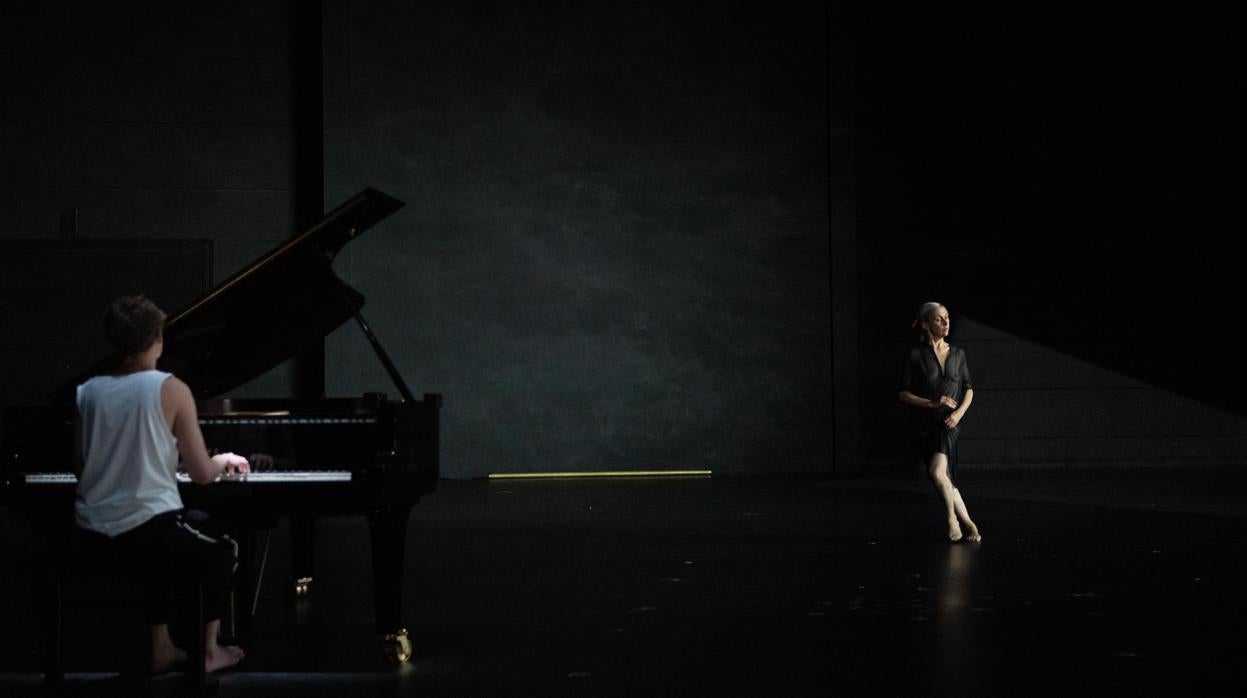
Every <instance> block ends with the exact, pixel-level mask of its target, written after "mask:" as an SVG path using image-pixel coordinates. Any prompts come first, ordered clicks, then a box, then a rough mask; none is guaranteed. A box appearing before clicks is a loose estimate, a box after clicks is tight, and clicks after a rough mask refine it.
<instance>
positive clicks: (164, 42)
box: [0, 0, 289, 60]
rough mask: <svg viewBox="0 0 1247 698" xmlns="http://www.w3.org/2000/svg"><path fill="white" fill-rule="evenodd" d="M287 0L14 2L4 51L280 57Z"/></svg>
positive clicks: (1, 17)
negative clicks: (233, 0)
mask: <svg viewBox="0 0 1247 698" xmlns="http://www.w3.org/2000/svg"><path fill="white" fill-rule="evenodd" d="M287 7H288V5H287V3H286V2H280V1H277V0H262V1H260V2H241V3H216V2H205V3H167V2H158V1H156V0H139V1H136V2H124V3H119V2H91V3H83V2H66V1H65V0H55V1H52V2H38V3H13V4H10V5H6V6H5V8H4V9H3V10H2V11H0V12H2V14H0V41H2V42H3V43H2V45H3V46H4V47H5V50H6V52H10V53H14V54H25V55H39V54H50V55H65V54H69V55H81V56H100V57H133V56H147V57H165V56H203V57H231V58H264V59H269V60H280V59H282V58H284V57H285V56H286V55H287V53H288V43H289V31H288V29H287V25H286V17H287V13H288V10H287Z"/></svg>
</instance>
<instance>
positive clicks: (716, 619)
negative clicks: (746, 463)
mask: <svg viewBox="0 0 1247 698" xmlns="http://www.w3.org/2000/svg"><path fill="white" fill-rule="evenodd" d="M917 478H918V476H917V474H914V475H913V476H908V477H901V476H886V477H877V478H869V479H867V478H858V479H852V480H840V481H835V482H814V481H808V480H798V479H792V480H780V479H713V480H711V479H705V480H612V481H600V480H598V481H544V482H509V483H507V484H499V483H488V482H481V481H477V482H445V483H442V485H441V488H440V489H439V491H438V492H437V493H436V494H434V495H432V496H430V497H428V498H427V499H426V500H425V501H424V502H423V503H421V504H420V505H419V506H418V507H417V509H416V511H415V512H414V513H413V516H412V522H411V527H410V535H411V540H410V550H409V557H408V575H409V584H408V595H407V599H406V604H407V608H406V616H407V618H408V620H409V622H410V624H411V626H410V629H411V631H412V635H413V637H414V639H415V645H416V647H415V651H416V656H415V658H414V659H413V661H412V662H411V664H410V665H409V666H407V667H405V668H403V669H402V670H400V671H395V670H393V669H392V668H390V667H388V666H387V665H386V664H385V663H384V661H383V660H381V659H379V657H378V654H377V652H376V648H377V645H376V644H374V638H373V636H372V635H371V631H370V615H371V611H370V599H371V594H370V591H369V588H368V576H367V575H366V574H365V573H364V570H366V569H367V562H368V549H367V545H366V541H367V537H366V529H365V525H364V523H363V521H362V520H355V519H329V520H323V522H322V524H321V525H320V528H319V534H320V538H319V547H318V549H317V554H318V556H319V559H318V566H319V575H318V577H317V580H316V586H315V588H314V597H313V599H312V600H311V601H308V602H304V603H303V604H302V605H300V606H298V607H297V608H295V609H294V610H292V605H291V604H289V603H287V601H286V599H285V598H284V593H283V591H282V590H280V589H278V588H276V585H275V584H273V583H272V582H273V580H275V579H276V578H277V576H278V575H276V574H272V575H271V576H270V577H269V578H268V579H266V587H265V590H264V591H265V593H264V597H263V598H262V600H261V606H260V610H259V613H258V615H257V621H256V622H257V636H256V642H255V645H254V647H253V648H252V650H251V652H250V655H249V656H248V658H247V659H246V660H245V661H244V663H243V664H242V665H241V667H240V668H239V669H238V670H236V671H232V672H227V673H225V674H223V675H221V676H220V678H219V686H218V694H219V695H221V696H261V695H263V696H269V695H299V696H308V697H315V696H336V695H352V696H360V697H362V696H365V695H368V696H374V695H377V696H382V695H403V696H407V695H410V696H563V695H568V696H668V695H670V696H689V695H759V696H761V695H765V696H832V695H889V696H893V695H895V696H901V695H905V696H911V695H912V696H925V695H958V696H965V695H1045V696H1047V695H1071V694H1073V695H1127V694H1140V693H1141V694H1149V695H1164V694H1169V693H1176V692H1181V693H1182V694H1187V695H1189V694H1195V695H1214V694H1231V693H1240V692H1241V690H1242V684H1244V683H1247V682H1244V681H1243V679H1241V678H1240V670H1239V668H1238V661H1237V660H1238V659H1239V656H1240V652H1241V649H1242V644H1243V643H1242V641H1241V640H1240V639H1239V637H1240V634H1241V632H1242V631H1241V629H1240V628H1241V627H1242V621H1243V617H1244V608H1245V606H1247V603H1245V602H1244V598H1245V597H1244V593H1243V591H1242V590H1243V588H1244V582H1247V573H1244V572H1243V571H1242V570H1241V569H1240V565H1239V562H1240V560H1242V559H1243V558H1244V553H1245V550H1244V547H1245V543H1244V541H1247V536H1244V533H1247V516H1244V514H1247V506H1242V505H1240V504H1238V502H1240V501H1241V497H1242V495H1243V493H1244V492H1247V477H1244V476H1243V475H1240V474H1238V471H1235V470H1233V469H1228V468H1223V469H1213V468H1203V469H1197V470H1189V469H1188V470H1181V471H1178V470H1174V469H1168V468H1144V469H1137V470H1128V469H1100V470H1093V471H1086V470H1080V471H1075V470H1059V469H1058V470H1028V471H1020V472H1007V473H1006V472H1001V471H978V472H976V471H966V472H963V473H962V483H961V485H962V492H963V493H964V495H965V497H966V500H967V503H968V505H969V506H970V509H971V512H972V514H973V515H974V517H975V518H976V520H978V522H979V523H980V526H981V527H982V529H983V533H984V536H985V541H984V542H983V543H982V544H980V545H971V544H958V545H949V544H948V543H945V542H943V541H942V540H941V537H940V527H939V523H940V521H939V515H938V510H937V508H936V505H935V499H934V495H933V494H931V493H930V492H929V491H928V490H927V489H926V488H925V486H924V485H923V483H922V481H921V480H919V479H917ZM0 523H2V524H3V526H4V530H5V533H4V534H3V535H4V537H5V538H6V541H5V542H7V543H8V544H9V545H8V547H9V549H13V548H14V546H15V545H16V549H17V550H18V555H17V557H13V556H6V557H8V559H9V560H18V561H19V564H17V565H16V566H9V567H7V568H6V569H5V571H4V572H3V573H0V575H2V576H0V590H2V591H3V592H4V596H3V599H4V601H3V606H0V610H3V612H4V616H3V619H4V632H3V633H2V636H3V643H4V644H3V648H2V649H3V656H2V657H0V672H3V673H0V694H2V695H5V696H10V695H25V694H32V695H38V694H40V683H39V680H40V677H39V676H38V675H36V674H34V673H32V672H34V671H35V670H36V662H37V659H36V654H35V648H33V647H32V646H31V645H30V643H29V642H27V641H25V640H24V639H23V638H24V637H25V634H26V632H27V628H28V624H29V622H30V616H29V600H30V589H29V585H30V581H29V578H28V577H27V576H26V575H25V574H24V573H23V572H22V570H21V569H20V549H21V538H22V533H21V525H20V522H19V520H17V519H15V518H14V517H13V516H12V515H11V514H3V520H2V521H0ZM275 540H276V541H278V542H275V544H274V551H273V557H272V558H271V559H270V565H271V568H270V569H271V571H272V572H274V573H278V572H282V571H283V570H284V566H285V556H286V546H285V544H284V538H278V539H275ZM142 642H143V628H142V626H141V625H139V624H138V619H137V618H136V617H134V614H131V613H124V612H123V613H121V614H120V615H119V616H118V615H109V614H106V613H104V612H97V613H96V615H90V614H88V616H87V617H83V618H80V629H79V630H78V631H77V632H76V634H75V635H74V637H73V638H72V640H71V646H70V648H69V652H68V661H69V663H70V667H71V669H72V670H74V671H75V672H77V673H74V674H73V675H71V676H70V691H69V692H70V693H71V694H74V695H133V694H139V695H142V694H147V695H177V694H178V688H179V684H178V683H177V681H176V680H169V679H165V680H157V681H149V682H142V681H138V680H131V679H129V678H126V677H124V676H118V675H117V673H116V670H117V668H118V667H119V666H122V665H124V664H125V663H126V662H127V661H128V660H129V659H130V658H132V657H134V656H135V653H136V652H137V651H139V650H140V649H141V647H142Z"/></svg>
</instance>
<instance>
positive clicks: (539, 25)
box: [0, 1, 831, 477]
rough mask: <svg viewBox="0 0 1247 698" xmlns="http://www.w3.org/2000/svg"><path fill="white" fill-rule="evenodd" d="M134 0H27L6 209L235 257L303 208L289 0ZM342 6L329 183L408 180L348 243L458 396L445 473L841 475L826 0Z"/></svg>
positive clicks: (367, 356)
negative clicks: (396, 206)
mask: <svg viewBox="0 0 1247 698" xmlns="http://www.w3.org/2000/svg"><path fill="white" fill-rule="evenodd" d="M109 5H111V4H110V3H104V4H97V5H94V6H92V7H90V8H87V9H73V10H71V9H69V8H68V7H60V6H56V5H53V6H51V7H49V8H48V9H45V10H37V11H35V12H34V13H33V14H29V13H28V16H23V17H21V18H11V21H6V22H3V25H4V29H3V30H2V31H3V32H4V34H3V38H4V44H3V45H4V49H3V50H4V52H5V53H4V59H5V61H6V63H5V72H6V86H5V90H6V95H5V97H6V99H5V100H3V103H4V110H5V111H4V113H3V115H2V117H0V122H2V123H3V125H4V133H3V135H2V136H0V138H2V139H3V146H4V158H5V164H4V168H3V174H0V234H2V235H3V236H4V237H7V238H32V237H34V238H49V237H55V236H56V235H57V234H58V227H57V226H58V223H57V222H58V220H59V213H60V211H61V210H63V209H66V208H71V207H72V208H76V209H77V210H78V217H79V233H80V235H81V236H82V237H87V238H118V237H120V238H147V239H163V238H184V237H185V238H194V239H206V240H211V241H212V243H213V249H214V253H215V260H214V266H213V269H214V270H215V275H216V277H217V279H218V280H220V279H222V278H224V276H226V275H228V274H229V273H232V272H233V271H234V270H236V269H237V268H238V267H239V266H240V265H241V264H244V263H245V262H247V261H249V260H251V259H253V258H255V257H256V256H258V255H259V254H260V253H262V252H263V251H264V250H265V249H267V248H268V247H270V246H271V245H272V244H273V242H275V241H277V240H280V239H281V238H282V237H284V236H285V235H287V234H289V232H290V231H291V230H292V229H293V221H294V218H295V214H294V205H293V197H292V195H291V191H292V187H293V182H294V181H295V178H294V176H293V174H292V171H291V170H292V167H293V166H294V164H293V163H295V161H296V160H295V158H294V154H293V145H292V144H293V132H294V127H293V126H292V122H293V120H292V119H291V113H290V102H291V100H290V91H291V87H290V86H291V84H292V83H291V78H290V75H291V69H290V63H289V59H288V57H289V55H290V42H289V29H290V26H289V25H290V22H291V18H290V12H289V6H288V4H286V3H260V4H256V3H247V4H237V5H230V4H226V5H222V4H220V3H203V4H199V5H196V6H193V7H190V8H187V7H183V6H181V5H178V6H177V7H176V8H173V7H172V6H168V7H166V6H165V5H162V4H159V3H125V4H122V3H118V4H116V6H113V7H110V6H109ZM793 5H794V7H797V6H802V7H803V6H804V5H803V4H798V3H794V4H793ZM324 12H325V38H324V41H325V51H324V56H325V62H324V71H325V73H324V74H325V111H324V116H325V121H324V128H325V170H326V197H325V200H326V203H327V204H328V205H330V206H332V205H335V204H336V203H338V202H340V201H341V200H343V199H345V198H346V197H347V196H349V195H351V194H353V193H355V192H356V191H358V190H359V189H360V188H362V187H363V186H374V187H377V188H379V189H381V190H383V191H386V192H388V193H390V194H392V195H394V196H397V197H399V198H401V199H403V200H405V201H406V202H407V207H406V208H404V209H403V210H401V211H400V212H399V213H398V214H396V215H395V216H393V217H392V218H391V219H389V220H387V221H385V222H384V223H383V224H382V225H380V226H378V227H377V228H376V229H374V230H372V231H370V232H369V233H368V234H367V235H365V236H363V237H361V239H359V240H358V241H356V242H354V243H353V244H352V245H350V246H348V247H347V249H346V251H345V252H344V254H343V255H342V256H341V257H340V258H339V261H338V269H339V271H340V273H341V274H342V275H343V276H344V277H345V278H346V279H347V280H348V281H349V282H350V283H352V284H353V285H354V286H356V287H357V288H359V289H360V290H361V291H362V292H363V293H364V294H365V295H366V296H368V298H369V302H368V305H367V307H366V308H365V314H366V315H367V316H368V318H369V320H370V322H371V324H372V325H373V328H374V329H375V330H376V332H377V334H378V335H379V337H380V339H381V341H382V342H383V343H384V344H385V346H386V347H387V349H388V350H389V352H390V353H391V354H392V355H393V357H394V359H395V362H396V363H397V365H398V368H399V370H400V371H401V372H402V373H403V374H404V376H405V377H406V379H407V382H408V383H409V384H410V385H411V386H412V388H413V390H415V391H416V392H425V391H429V392H433V391H436V392H441V393H444V394H445V396H446V407H445V410H444V412H443V416H444V426H443V442H442V443H443V462H444V468H443V472H444V473H445V474H446V475H448V476H451V477H468V476H479V475H483V474H485V473H488V472H491V471H501V470H512V471H533V470H567V469H588V470H596V469H603V468H610V469H618V468H701V467H710V468H714V469H716V470H717V471H719V472H730V473H739V472H776V471H820V470H821V471H825V470H827V469H829V467H830V464H831V431H830V428H829V427H828V426H827V424H828V419H829V417H830V414H831V374H830V365H829V361H828V357H829V355H830V329H829V323H830V321H829V318H830V306H831V304H830V291H829V279H828V259H829V251H828V250H829V240H828V223H827V220H828V209H827V186H828V174H827V68H826V66H827V59H826V53H825V50H826V47H825V43H826V40H825V37H826V20H825V17H824V14H823V11H822V10H821V9H802V10H797V9H793V8H783V7H779V8H776V7H774V6H772V5H767V6H766V7H765V8H763V6H762V5H760V4H759V5H737V6H732V7H726V8H722V7H720V8H715V9H714V11H713V12H707V11H706V10H705V9H704V8H703V7H701V6H699V5H694V4H692V3H689V4H681V3H666V2H664V3H658V2H652V3H640V4H637V3H626V4H624V5H618V4H613V5H597V6H596V7H585V6H582V4H580V3H570V2H569V3H534V4H533V5H532V6H531V7H510V8H505V9H487V7H477V8H471V9H454V8H447V7H443V6H429V5H425V4H412V3H400V2H386V3H376V2H367V3H365V2H345V1H336V2H325V3H324ZM10 78H11V79H10ZM87 272H89V270H85V269H84V270H83V273H87ZM327 356H328V358H327V362H326V382H327V391H328V392H329V393H330V394H334V395H358V394H360V393H362V392H364V391H374V390H386V391H389V392H391V394H393V392H394V391H393V390H392V389H391V388H390V387H389V383H388V379H387V378H386V376H385V374H384V372H383V371H382V369H381V368H380V365H379V364H378V362H377V361H376V360H375V358H374V357H373V355H372V353H371V350H370V348H369V347H368V346H367V345H366V344H365V342H364V340H363V338H362V336H361V335H360V334H359V333H358V332H357V331H356V329H355V328H353V327H346V328H343V329H342V330H340V331H339V332H337V333H336V334H334V335H333V336H331V337H330V339H329V340H328V343H327ZM280 373H281V372H280V371H279V372H278V374H280ZM289 390H290V382H289V380H287V379H286V377H285V376H284V375H275V376H269V377H266V378H264V379H262V380H261V381H259V383H258V384H256V385H253V386H250V387H249V388H247V389H245V390H244V391H242V392H243V393H244V394H246V393H251V394H260V393H264V394H269V395H280V394H283V393H285V392H287V391H289Z"/></svg>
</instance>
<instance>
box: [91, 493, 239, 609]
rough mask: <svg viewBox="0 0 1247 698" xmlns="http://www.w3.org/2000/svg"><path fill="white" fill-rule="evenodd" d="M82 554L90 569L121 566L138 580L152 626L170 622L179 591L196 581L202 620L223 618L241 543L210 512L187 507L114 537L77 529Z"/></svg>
mask: <svg viewBox="0 0 1247 698" xmlns="http://www.w3.org/2000/svg"><path fill="white" fill-rule="evenodd" d="M78 552H79V554H80V555H81V556H82V558H83V560H82V561H83V562H84V563H85V564H87V565H93V566H100V565H108V566H112V567H114V568H116V566H123V567H122V569H124V570H125V571H126V572H127V574H126V576H127V577H132V578H134V579H137V580H138V581H139V583H140V584H141V585H142V588H143V591H144V594H145V596H146V599H147V602H146V605H145V614H146V618H147V623H148V624H149V625H161V624H164V623H168V622H169V621H170V620H171V619H172V618H173V617H174V614H175V611H176V610H177V608H176V603H175V592H177V591H178V590H184V589H187V588H189V587H190V586H191V585H192V584H193V583H194V582H195V581H199V582H200V583H202V584H203V590H204V618H205V619H206V620H209V621H212V620H217V619H219V618H220V617H221V615H222V613H223V612H224V609H225V594H226V592H227V591H228V590H229V588H230V586H231V585H232V584H233V580H234V572H235V570H237V568H238V544H237V543H235V542H234V540H233V539H232V538H230V537H229V535H227V534H226V531H225V529H224V528H222V527H221V526H220V524H218V523H217V522H215V521H214V520H213V519H212V518H210V517H209V516H208V515H207V514H205V513H203V512H199V511H194V510H188V509H181V510H177V511H168V512H165V513H163V514H157V515H156V516H153V517H152V518H150V519H148V520H147V521H145V522H144V523H142V524H141V525H139V526H137V527H135V528H132V529H130V530H129V531H126V532H125V533H121V534H118V535H116V536H114V537H109V536H106V535H104V534H102V533H96V532H95V531H88V530H86V529H82V528H79V529H78Z"/></svg>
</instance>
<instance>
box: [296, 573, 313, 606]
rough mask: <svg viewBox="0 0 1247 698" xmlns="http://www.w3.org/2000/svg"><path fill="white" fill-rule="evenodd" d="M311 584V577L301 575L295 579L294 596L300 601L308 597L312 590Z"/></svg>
mask: <svg viewBox="0 0 1247 698" xmlns="http://www.w3.org/2000/svg"><path fill="white" fill-rule="evenodd" d="M311 586H312V578H311V577H299V578H298V579H296V580H294V597H295V598H296V599H298V600H300V601H302V600H304V599H306V598H307V597H308V595H309V594H310V593H311V592H310V588H311Z"/></svg>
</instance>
